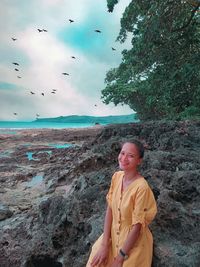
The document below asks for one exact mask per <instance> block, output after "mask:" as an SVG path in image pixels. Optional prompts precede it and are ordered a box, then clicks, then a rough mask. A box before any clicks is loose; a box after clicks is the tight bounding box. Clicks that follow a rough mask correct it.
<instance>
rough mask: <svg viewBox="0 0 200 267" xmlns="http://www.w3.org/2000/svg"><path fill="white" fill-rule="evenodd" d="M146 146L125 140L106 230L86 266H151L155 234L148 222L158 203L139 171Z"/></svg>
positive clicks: (109, 199) (105, 222)
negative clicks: (153, 236)
mask: <svg viewBox="0 0 200 267" xmlns="http://www.w3.org/2000/svg"><path fill="white" fill-rule="evenodd" d="M143 156H144V147H143V145H142V144H141V143H140V142H138V141H136V140H135V141H131V142H126V143H124V144H123V146H122V149H121V151H120V154H119V156H118V161H119V167H120V169H121V170H122V171H118V172H116V173H114V175H113V177H112V181H111V186H110V189H109V192H108V194H107V197H106V198H107V203H108V206H107V210H106V215H105V221H104V233H103V234H102V235H101V236H100V237H99V239H98V240H97V241H96V242H95V244H94V245H93V247H92V252H91V254H90V257H89V260H88V263H87V265H86V267H95V266H96V267H97V266H98V267H122V266H123V267H150V266H151V262H152V251H153V238H152V234H151V232H150V230H149V228H148V225H149V224H150V223H151V221H152V220H153V219H154V217H155V215H156V212H157V207H156V202H155V199H154V195H153V193H152V191H151V189H150V187H149V185H148V183H147V181H146V180H145V179H144V177H142V176H141V175H140V173H139V172H138V167H139V165H140V164H141V162H142V158H143Z"/></svg>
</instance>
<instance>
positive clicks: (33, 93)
mask: <svg viewBox="0 0 200 267" xmlns="http://www.w3.org/2000/svg"><path fill="white" fill-rule="evenodd" d="M69 22H70V23H74V20H72V19H69ZM37 30H38V32H39V33H42V32H48V31H47V30H46V29H37ZM94 32H96V33H98V34H100V33H102V31H101V30H98V29H96V30H94ZM11 39H12V40H13V41H14V42H15V41H17V38H15V37H11ZM111 49H112V50H113V51H115V50H116V49H115V48H114V47H111ZM71 58H72V59H76V57H75V56H71ZM12 64H13V65H15V69H14V70H15V71H16V72H18V71H19V66H20V65H19V63H18V62H12ZM62 75H64V76H69V73H67V72H63V73H62ZM17 78H18V79H21V78H22V76H19V75H18V76H17ZM56 91H57V89H52V91H51V94H56ZM30 94H31V95H35V92H33V91H30ZM41 95H42V96H44V95H45V94H44V93H43V92H42V93H41ZM94 106H95V107H97V104H95V105H94ZM13 114H14V115H15V116H17V115H18V113H17V112H13ZM39 116H40V114H38V113H37V114H36V118H38V117H39Z"/></svg>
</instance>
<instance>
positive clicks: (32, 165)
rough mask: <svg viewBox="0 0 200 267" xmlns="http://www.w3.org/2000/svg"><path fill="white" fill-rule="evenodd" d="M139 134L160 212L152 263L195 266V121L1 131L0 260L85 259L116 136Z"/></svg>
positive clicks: (198, 151)
mask: <svg viewBox="0 0 200 267" xmlns="http://www.w3.org/2000/svg"><path fill="white" fill-rule="evenodd" d="M130 137H131V138H136V139H139V140H141V141H142V142H143V143H144V145H145V148H146V152H145V158H144V162H143V165H142V167H141V173H142V174H143V176H144V177H145V178H146V179H147V180H148V182H149V184H150V185H151V187H152V189H153V192H154V194H155V197H156V199H157V204H158V215H157V217H156V219H155V220H154V222H153V223H152V225H151V230H152V232H153V235H154V257H153V264H152V267H161V266H162V267H165V266H166V267H168V266H169V267H198V266H200V233H199V226H200V223H199V222H200V156H199V155H200V122H197V121H196V122H195V121H184V122H148V123H129V124H116V125H108V126H97V127H91V128H87V129H60V130H49V129H46V130H45V129H43V130H18V131H16V133H15V134H13V133H9V131H5V132H2V131H1V133H0V142H1V147H0V266H1V267H11V266H14V267H84V266H85V264H86V261H87V257H88V254H89V252H90V248H91V244H92V243H93V242H94V240H95V239H96V238H97V237H98V235H99V234H100V233H101V232H102V228H103V218H104V213H105V208H106V202H105V195H106V193H107V190H108V188H109V184H110V180H111V176H112V174H113V172H114V171H116V170H117V169H118V164H117V155H118V152H119V149H120V146H119V142H121V141H123V140H126V139H127V138H130Z"/></svg>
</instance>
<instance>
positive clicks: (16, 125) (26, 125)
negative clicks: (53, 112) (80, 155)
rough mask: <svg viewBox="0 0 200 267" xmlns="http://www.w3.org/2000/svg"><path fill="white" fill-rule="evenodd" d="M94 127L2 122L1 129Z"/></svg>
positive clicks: (89, 124)
mask: <svg viewBox="0 0 200 267" xmlns="http://www.w3.org/2000/svg"><path fill="white" fill-rule="evenodd" d="M94 125H95V124H94V123H61V122H59V123H57V122H25V121H0V129H41V128H48V129H64V128H85V127H91V126H94ZM0 132H1V131H0ZM9 134H11V132H9ZM12 134H15V132H14V131H12Z"/></svg>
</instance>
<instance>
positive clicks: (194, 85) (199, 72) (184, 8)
mask: <svg viewBox="0 0 200 267" xmlns="http://www.w3.org/2000/svg"><path fill="white" fill-rule="evenodd" d="M117 3H118V1H117V0H107V6H108V11H109V12H112V11H113V9H114V6H115V5H116V4H117ZM199 7H200V1H198V0H188V1H184V0H179V1H178V0H177V1H174V0H166V1H162V0H133V1H131V2H130V4H129V5H128V6H127V7H126V9H125V11H124V13H123V16H122V18H121V29H120V33H119V36H118V37H117V40H118V41H120V42H121V43H123V42H125V40H126V38H127V35H128V34H130V33H131V34H132V48H131V49H130V50H124V51H123V52H122V55H123V57H122V62H121V64H120V65H119V67H117V68H114V69H111V70H110V71H108V73H107V74H106V78H105V83H106V87H105V89H103V90H102V99H103V102H104V103H106V104H108V103H110V102H113V103H114V104H115V105H117V104H119V103H122V104H127V105H129V106H130V107H131V108H132V109H133V110H135V111H136V112H137V114H138V117H139V119H141V120H148V119H161V118H186V117H190V116H200V12H199V11H200V10H199Z"/></svg>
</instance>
